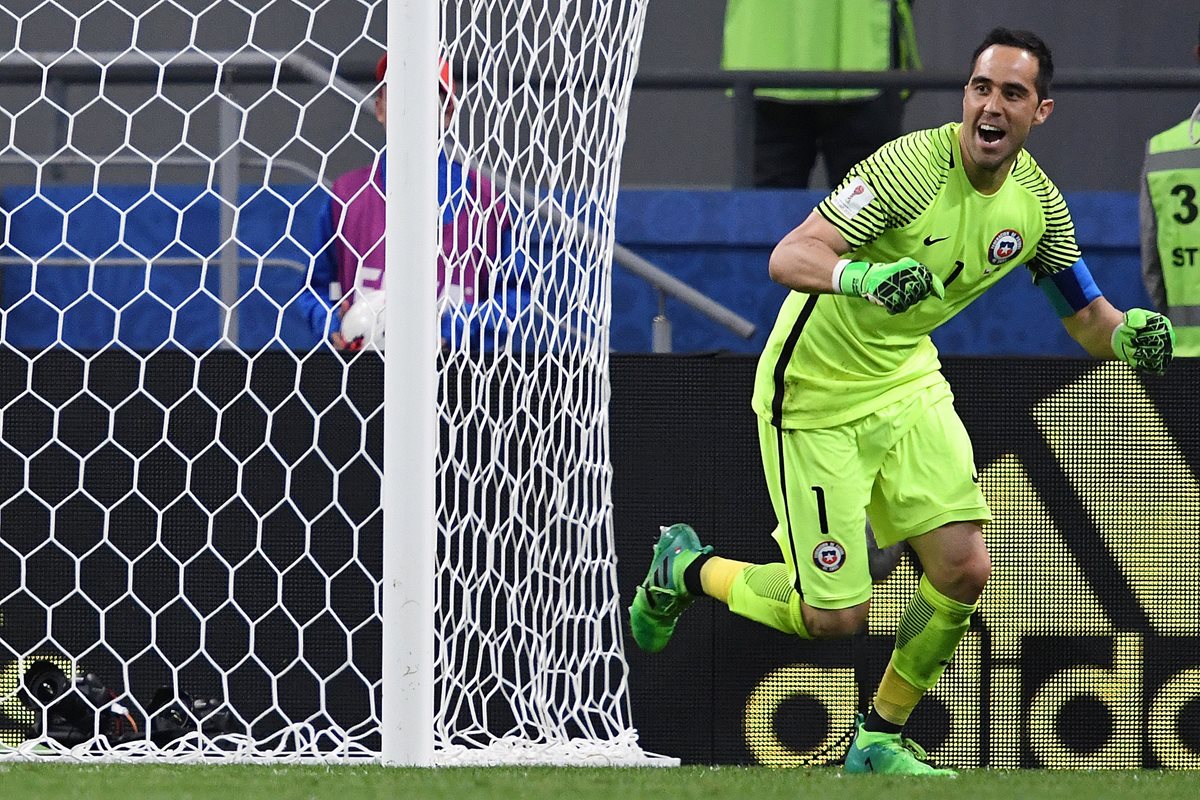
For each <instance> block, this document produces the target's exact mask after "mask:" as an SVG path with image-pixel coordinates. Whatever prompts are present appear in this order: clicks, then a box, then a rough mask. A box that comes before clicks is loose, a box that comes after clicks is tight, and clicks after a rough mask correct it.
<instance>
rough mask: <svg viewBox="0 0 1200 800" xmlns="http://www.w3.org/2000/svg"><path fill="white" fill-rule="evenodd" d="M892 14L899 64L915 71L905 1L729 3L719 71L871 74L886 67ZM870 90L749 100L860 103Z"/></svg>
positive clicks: (770, 94) (772, 93)
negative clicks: (855, 101)
mask: <svg viewBox="0 0 1200 800" xmlns="http://www.w3.org/2000/svg"><path fill="white" fill-rule="evenodd" d="M893 13H894V14H895V22H896V23H897V24H898V27H897V33H898V43H899V53H898V55H899V64H900V67H901V68H903V69H919V68H920V66H921V59H920V56H919V55H918V54H917V40H916V36H915V35H914V33H913V25H912V12H911V10H910V9H909V2H908V0H728V4H727V5H726V7H725V39H724V49H723V52H722V56H721V67H722V69H726V70H747V71H772V70H777V71H792V70H809V71H825V72H834V71H837V72H847V71H849V72H858V71H862V72H878V71H882V70H887V69H890V68H891V66H892V57H891V55H892V26H893ZM878 94H879V91H878V90H876V89H758V90H756V91H755V96H756V97H767V98H772V99H776V100H790V101H809V102H843V101H847V100H864V99H869V98H872V97H875V96H877V95H878Z"/></svg>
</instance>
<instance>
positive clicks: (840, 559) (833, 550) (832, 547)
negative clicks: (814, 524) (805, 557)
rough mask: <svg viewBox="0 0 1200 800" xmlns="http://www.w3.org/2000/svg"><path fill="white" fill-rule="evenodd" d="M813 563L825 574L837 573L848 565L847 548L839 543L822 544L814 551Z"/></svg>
mask: <svg viewBox="0 0 1200 800" xmlns="http://www.w3.org/2000/svg"><path fill="white" fill-rule="evenodd" d="M813 563H814V564H816V565H817V566H818V567H820V568H821V569H822V570H824V571H825V572H837V571H838V570H839V569H841V568H842V564H844V563H846V548H844V547H842V546H841V545H840V544H838V543H837V542H821V543H820V544H819V545H817V546H816V548H815V549H814V550H813Z"/></svg>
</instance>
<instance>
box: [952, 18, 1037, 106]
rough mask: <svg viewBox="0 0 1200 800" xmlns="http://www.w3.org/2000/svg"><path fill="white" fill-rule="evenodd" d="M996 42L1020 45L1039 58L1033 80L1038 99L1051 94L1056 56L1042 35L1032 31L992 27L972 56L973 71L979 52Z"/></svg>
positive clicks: (1013, 45) (1011, 45)
mask: <svg viewBox="0 0 1200 800" xmlns="http://www.w3.org/2000/svg"><path fill="white" fill-rule="evenodd" d="M996 44H999V45H1004V46H1006V47H1018V48H1020V49H1022V50H1025V51H1027V52H1029V53H1030V54H1032V55H1033V56H1034V58H1036V59H1037V60H1038V74H1037V78H1035V79H1034V81H1033V85H1034V88H1036V89H1037V96H1038V100H1045V99H1046V98H1047V97H1049V96H1050V81H1052V80H1054V58H1053V57H1052V56H1051V55H1050V48H1049V47H1047V46H1046V43H1045V42H1043V41H1042V39H1041V37H1039V36H1038V35H1037V34H1036V33H1032V32H1030V31H1014V30H1011V29H1009V28H992V31H991V33H989V34H988V35H987V36H986V37H984V40H983V42H982V43H981V44H980V45H979V47H976V48H975V54H974V55H973V56H971V71H972V72H973V71H974V70H975V62H976V61H978V60H979V54H980V53H982V52H983V51H984V50H987V49H988V48H989V47H991V46H992V45H996Z"/></svg>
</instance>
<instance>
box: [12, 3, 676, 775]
mask: <svg viewBox="0 0 1200 800" xmlns="http://www.w3.org/2000/svg"><path fill="white" fill-rule="evenodd" d="M385 11H386V2H385V1H384V0H369V1H368V0H324V2H322V1H321V0H274V1H273V2H271V1H270V0H247V1H244V2H233V0H215V1H214V0H121V2H112V1H111V0H102V2H96V0H55V1H54V2H35V1H34V0H13V2H6V3H5V4H4V6H3V8H0V75H2V76H3V77H4V80H3V81H0V130H3V132H4V133H5V134H6V135H5V136H4V137H2V138H0V186H3V187H4V188H3V189H2V190H0V214H2V215H3V222H4V227H5V234H4V241H3V249H2V250H0V271H2V275H3V284H2V298H3V309H2V317H0V753H3V754H5V755H8V756H12V757H25V758H28V757H35V754H41V753H46V754H50V755H52V756H53V755H59V756H64V755H65V756H72V757H106V758H133V759H136V758H143V757H155V758H173V759H195V758H220V759H225V758H235V759H242V758H245V759H254V758H271V759H318V760H345V759H357V758H373V757H377V756H378V754H379V751H380V728H381V725H382V724H383V720H381V711H380V709H381V698H382V696H383V694H385V693H386V692H387V691H388V687H387V686H385V685H382V681H381V677H380V674H381V657H382V656H381V651H382V642H383V640H384V637H385V635H386V621H385V619H384V618H383V616H382V613H381V600H380V598H381V576H382V571H383V570H382V563H381V562H382V515H381V512H380V510H379V509H380V493H381V491H382V486H383V474H382V464H383V454H382V441H383V437H382V430H383V424H384V409H383V370H384V357H383V356H382V355H381V353H380V352H379V351H378V350H376V349H373V348H372V347H370V346H367V347H364V348H362V349H358V350H339V349H338V348H337V347H335V346H334V342H333V340H332V339H331V334H332V333H334V329H335V328H336V327H337V325H338V322H337V321H338V320H339V319H340V317H341V315H342V313H343V312H345V311H347V309H349V308H351V307H353V304H354V303H356V302H357V301H358V300H359V299H361V298H363V297H365V296H366V295H367V293H368V292H370V291H374V290H382V289H386V284H385V283H384V282H383V280H382V279H383V274H382V273H381V272H380V271H379V266H378V262H375V261H372V260H371V259H372V258H373V257H374V256H373V255H372V254H373V253H375V252H377V251H382V245H383V242H382V239H381V238H379V236H378V235H377V234H373V235H374V239H371V238H370V237H369V236H367V234H365V233H364V230H366V231H368V233H369V230H370V229H369V227H368V228H367V229H363V228H361V227H356V226H358V225H359V222H360V220H359V218H358V217H355V216H354V214H355V213H357V211H356V209H358V208H359V206H357V205H356V204H357V203H359V202H360V201H362V200H363V199H364V198H365V197H366V195H367V193H369V192H371V191H378V190H376V189H375V188H374V187H375V186H376V185H379V186H381V185H382V183H380V184H374V183H371V182H370V181H367V182H365V183H363V184H362V185H361V186H360V187H359V188H358V190H356V191H352V192H349V193H347V192H341V193H340V194H339V188H338V184H335V180H336V179H337V178H338V177H339V176H340V175H343V174H344V173H347V172H350V171H351V170H353V169H355V168H357V167H361V166H367V167H368V168H369V170H370V172H368V174H374V171H378V172H382V170H383V169H385V168H386V158H385V157H384V155H385V154H384V150H383V143H384V132H383V128H382V126H381V125H380V124H379V122H378V121H377V120H376V118H375V113H374V112H375V105H374V98H375V96H376V92H377V90H378V88H379V84H378V82H377V81H376V80H375V64H376V60H377V59H378V58H379V57H380V55H381V54H382V53H383V52H384V49H385V40H386V36H385V30H386V18H385ZM644 11H645V0H633V1H632V2H626V1H620V2H618V0H611V1H609V0H601V1H599V2H597V0H546V1H543V0H538V1H537V2H530V1H529V0H488V1H487V2H476V1H474V0H472V1H471V2H468V1H467V0H444V2H443V4H442V16H441V43H440V46H441V52H442V55H443V56H444V58H445V60H446V63H447V65H449V67H450V73H451V74H450V75H449V76H448V77H449V81H448V84H447V85H446V86H445V88H446V89H447V90H448V91H446V93H445V96H444V100H443V111H444V112H445V113H444V114H443V117H444V127H443V137H442V142H441V150H442V153H443V155H442V157H441V158H440V161H439V163H440V167H439V184H440V186H439V192H438V205H439V206H440V208H439V213H440V217H441V225H440V231H441V233H440V234H439V237H438V243H439V248H440V255H439V254H430V256H429V262H430V265H431V266H430V268H432V265H433V264H434V263H435V262H436V263H437V269H438V275H439V296H438V304H439V305H438V308H439V314H440V318H439V326H440V329H441V339H442V345H443V346H442V352H441V354H440V355H439V356H438V359H437V370H438V376H439V389H438V403H437V408H436V409H430V420H429V422H430V424H433V422H434V420H436V424H437V425H438V430H439V437H438V441H439V447H438V452H437V454H436V463H437V478H436V489H437V492H436V496H437V509H436V518H437V531H436V535H437V547H436V552H437V560H438V563H437V564H436V596H437V607H436V614H435V616H436V618H435V629H436V642H435V645H434V652H435V662H434V675H435V683H434V687H433V691H434V696H435V709H436V710H435V716H434V719H431V720H430V721H429V724H430V728H431V730H432V736H433V742H434V749H435V753H436V759H437V761H438V762H439V763H506V762H543V763H618V764H631V763H632V764H636V763H646V762H648V761H649V762H653V761H654V759H653V757H650V756H647V755H646V754H644V753H642V751H641V750H640V748H639V747H638V744H637V736H636V732H635V731H634V729H633V726H632V723H631V720H630V712H629V700H628V696H627V690H626V673H627V666H626V663H625V659H624V656H623V652H622V636H621V622H620V619H621V609H620V603H619V599H618V594H617V586H616V572H615V564H614V558H615V557H614V548H613V539H612V530H611V526H612V520H611V516H612V515H611V510H612V509H611V492H610V482H611V474H610V473H611V468H610V465H609V457H608V427H607V416H606V415H607V400H608V332H607V327H608V322H609V279H610V269H611V256H612V238H613V224H612V221H613V214H614V209H615V199H616V191H617V183H618V167H619V162H620V151H621V147H622V144H623V141H624V126H625V117H626V110H627V106H628V100H629V93H630V89H631V83H632V77H633V73H634V70H635V67H636V63H637V56H638V47H639V41H640V36H641V29H642V23H643V16H644ZM393 61H395V59H393ZM397 85H398V84H395V83H393V88H392V91H393V92H396V91H400V90H399V89H397V88H396V86H397ZM432 90H433V87H430V91H432ZM429 155H430V158H437V157H438V153H437V151H436V148H434V147H433V146H432V143H431V147H430V154H429ZM433 205H434V204H433V203H432V202H431V211H432V209H433ZM330 220H333V222H332V223H330V222H329V221H330ZM431 222H432V216H431ZM330 224H332V227H330ZM364 236H366V237H367V238H364ZM338 257H341V258H350V259H353V260H354V266H355V267H356V268H357V270H356V276H355V277H354V278H353V279H349V280H348V279H347V277H346V276H347V275H348V274H349V273H346V272H345V271H339V267H337V266H336V259H337V258H338ZM322 264H334V265H335V266H334V267H333V268H332V269H333V272H331V273H330V272H323V271H322V269H323V267H322V266H321V265H322ZM401 266H402V267H406V266H407V265H404V264H401ZM351 272H355V270H352V271H351ZM325 293H329V294H328V297H325V296H324V295H325ZM430 301H431V302H432V301H433V298H430ZM326 303H328V305H326ZM363 307H365V304H364V306H363ZM325 308H332V309H333V310H332V312H331V313H330V314H328V315H327V314H326V312H325V310H324V309H325ZM348 324H349V323H348ZM392 346H398V345H397V343H395V342H393V343H392ZM406 422H407V423H411V424H417V422H415V421H406ZM433 566H434V565H425V564H407V565H405V566H404V568H405V569H413V570H421V569H429V568H431V567H433Z"/></svg>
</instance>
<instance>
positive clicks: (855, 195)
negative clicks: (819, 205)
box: [833, 177, 875, 219]
mask: <svg viewBox="0 0 1200 800" xmlns="http://www.w3.org/2000/svg"><path fill="white" fill-rule="evenodd" d="M874 199H875V193H874V192H872V191H871V187H870V186H867V184H866V181H864V180H863V179H862V178H857V177H855V178H851V179H850V182H849V183H847V184H846V186H845V188H843V189H842V190H841V191H840V192H838V193H837V194H835V195H834V196H833V207H834V208H836V209H837V210H838V211H840V212H842V213H843V214H845V215H846V218H847V219H854V217H855V215H856V214H858V212H860V211H862V210H863V209H864V208H866V207H867V205H868V204H869V203H870V202H871V201H872V200H874Z"/></svg>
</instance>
